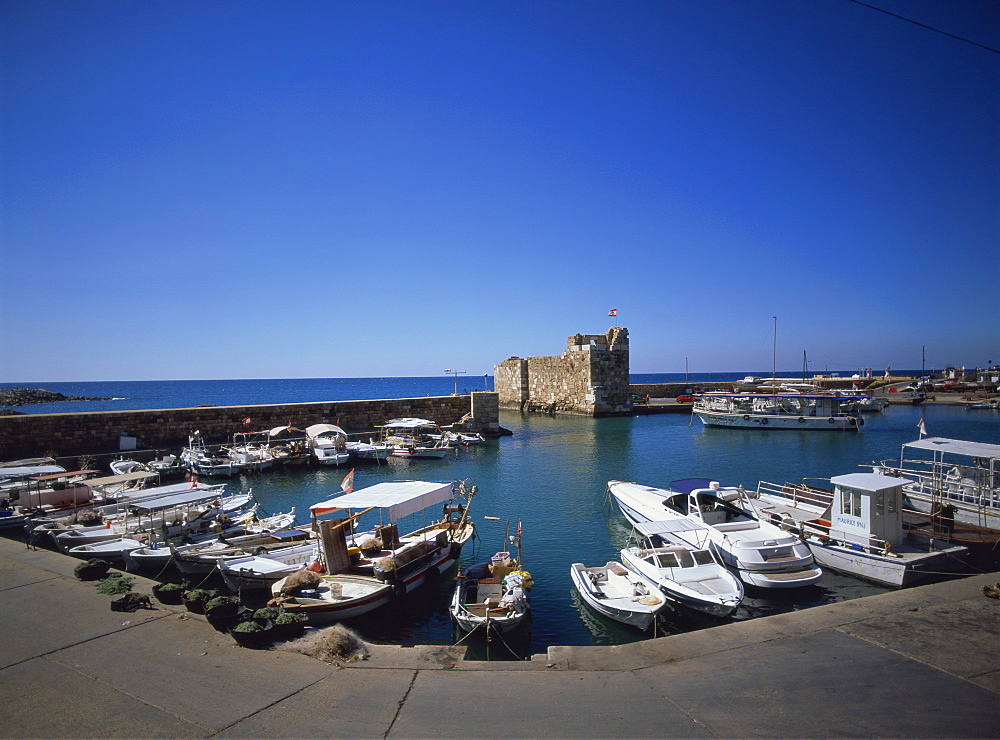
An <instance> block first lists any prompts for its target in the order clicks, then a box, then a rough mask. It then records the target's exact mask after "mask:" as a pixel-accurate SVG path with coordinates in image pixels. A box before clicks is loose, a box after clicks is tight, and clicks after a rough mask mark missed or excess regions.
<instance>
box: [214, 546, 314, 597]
mask: <svg viewBox="0 0 1000 740" xmlns="http://www.w3.org/2000/svg"><path fill="white" fill-rule="evenodd" d="M318 558H319V546H318V545H317V543H316V542H315V541H310V542H303V543H299V544H295V545H289V546H287V547H283V548H280V549H277V550H270V551H268V552H267V554H266V555H243V556H240V557H236V558H226V557H219V558H217V559H216V564H217V566H218V568H219V573H221V574H222V580H224V581H225V582H226V585H227V586H229V588H231V589H232V590H233V591H254V590H270V588H271V584H272V583H274V582H275V581H279V580H281V579H282V578H284V577H285V576H288V575H291V574H292V573H294V572H295V571H297V570H302V569H303V568H305V567H307V566H310V565H311V564H312V563H315V562H317V561H318Z"/></svg>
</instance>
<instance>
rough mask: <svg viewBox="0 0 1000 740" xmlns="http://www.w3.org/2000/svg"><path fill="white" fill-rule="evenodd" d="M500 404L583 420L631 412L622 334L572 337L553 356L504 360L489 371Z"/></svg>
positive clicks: (615, 328) (612, 331)
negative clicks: (577, 416) (578, 415)
mask: <svg viewBox="0 0 1000 740" xmlns="http://www.w3.org/2000/svg"><path fill="white" fill-rule="evenodd" d="M493 372H494V377H495V381H494V383H495V387H496V392H497V393H498V394H499V397H500V405H501V406H502V407H505V408H517V409H522V410H527V411H552V412H559V413H566V414H582V415H585V416H623V415H627V414H630V413H631V412H632V401H631V394H630V389H629V360H628V329H625V328H624V327H621V326H613V327H611V328H610V329H608V330H607V332H605V333H604V334H574V335H573V336H571V337H568V338H567V339H566V350H565V351H564V352H563V353H562V354H561V355H560V356H558V357H529V358H527V359H522V358H520V357H509V358H508V359H506V360H504V361H503V362H502V363H501V364H499V365H496V366H495V367H494V369H493Z"/></svg>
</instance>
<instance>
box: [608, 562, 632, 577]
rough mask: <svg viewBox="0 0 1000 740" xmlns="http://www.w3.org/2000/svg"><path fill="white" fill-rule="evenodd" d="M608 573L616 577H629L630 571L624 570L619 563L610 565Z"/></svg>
mask: <svg viewBox="0 0 1000 740" xmlns="http://www.w3.org/2000/svg"><path fill="white" fill-rule="evenodd" d="M608 572H609V573H614V574H615V575H616V576H627V575H628V571H627V570H626V569H625V568H623V567H622V566H620V565H618V563H611V564H609V565H608Z"/></svg>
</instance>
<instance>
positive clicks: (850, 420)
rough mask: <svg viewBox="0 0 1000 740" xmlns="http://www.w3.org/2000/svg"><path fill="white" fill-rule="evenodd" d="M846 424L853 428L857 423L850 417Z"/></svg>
mask: <svg viewBox="0 0 1000 740" xmlns="http://www.w3.org/2000/svg"><path fill="white" fill-rule="evenodd" d="M847 423H848V424H850V425H851V426H854V425H855V424H857V423H858V420H857V419H855V418H854V417H853V416H852V417H851V418H850V419H848V420H847Z"/></svg>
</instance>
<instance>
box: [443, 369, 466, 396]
mask: <svg viewBox="0 0 1000 740" xmlns="http://www.w3.org/2000/svg"><path fill="white" fill-rule="evenodd" d="M444 371H445V372H446V373H448V374H449V375H454V376H455V395H456V396H457V395H458V376H459V375H461V374H462V373H464V372H466V371H465V370H451V369H449V368H445V369H444Z"/></svg>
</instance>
